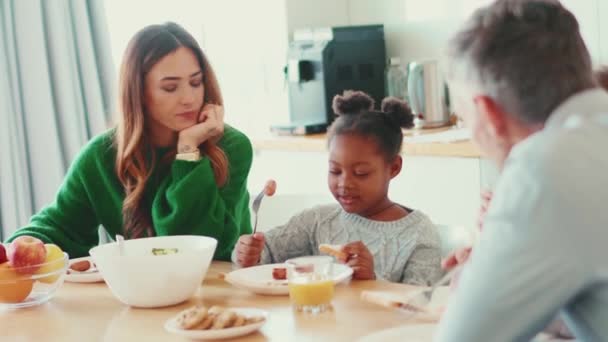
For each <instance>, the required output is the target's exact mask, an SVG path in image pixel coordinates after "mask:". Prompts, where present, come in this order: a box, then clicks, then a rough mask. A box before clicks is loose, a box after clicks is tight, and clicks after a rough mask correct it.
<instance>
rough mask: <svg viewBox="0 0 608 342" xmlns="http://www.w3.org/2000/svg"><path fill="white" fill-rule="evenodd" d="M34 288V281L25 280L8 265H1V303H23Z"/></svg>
mask: <svg viewBox="0 0 608 342" xmlns="http://www.w3.org/2000/svg"><path fill="white" fill-rule="evenodd" d="M33 287H34V281H33V280H32V279H27V278H24V277H23V276H22V275H20V274H18V273H17V272H15V270H14V269H13V268H12V267H11V266H10V265H9V264H8V263H4V264H2V265H0V303H21V302H23V301H24V300H25V299H26V298H27V296H29V295H30V292H32V288H33Z"/></svg>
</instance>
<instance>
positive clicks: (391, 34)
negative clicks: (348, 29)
mask: <svg viewBox="0 0 608 342" xmlns="http://www.w3.org/2000/svg"><path fill="white" fill-rule="evenodd" d="M287 3H288V5H287V13H288V16H287V18H288V19H287V20H288V27H289V31H290V32H292V31H293V28H300V27H320V26H338V25H365V24H384V27H385V36H386V42H387V53H388V55H389V56H395V57H400V58H401V60H402V61H403V62H408V61H411V60H415V59H431V58H433V59H434V58H440V57H441V56H442V54H443V51H444V48H445V43H446V42H447V40H448V39H449V37H450V36H451V35H452V34H453V33H454V32H455V31H456V30H457V29H458V27H460V25H461V24H462V23H463V21H464V20H465V19H466V18H468V17H469V16H470V15H471V13H472V12H473V11H474V10H475V9H476V8H478V7H479V6H482V5H485V4H488V3H491V0H332V1H323V0H314V1H301V0H287ZM562 3H563V4H564V5H565V6H566V7H567V8H568V9H570V10H571V11H572V12H573V13H574V15H575V16H576V17H577V19H578V21H579V24H580V27H581V32H582V35H583V38H584V39H585V42H586V43H587V46H588V48H589V51H590V52H591V55H592V57H593V60H594V62H595V63H596V64H600V63H608V24H607V23H602V22H601V21H600V13H608V0H562ZM341 11H345V12H344V13H343V12H341Z"/></svg>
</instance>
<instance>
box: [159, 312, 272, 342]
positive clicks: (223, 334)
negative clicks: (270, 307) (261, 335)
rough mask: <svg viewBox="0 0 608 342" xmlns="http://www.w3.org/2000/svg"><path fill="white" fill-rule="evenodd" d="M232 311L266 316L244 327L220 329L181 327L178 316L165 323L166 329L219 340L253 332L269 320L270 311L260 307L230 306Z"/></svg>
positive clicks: (195, 337)
mask: <svg viewBox="0 0 608 342" xmlns="http://www.w3.org/2000/svg"><path fill="white" fill-rule="evenodd" d="M229 310H230V311H234V312H236V313H238V314H239V315H243V316H245V317H260V316H261V317H264V320H263V321H261V322H258V323H253V324H248V325H245V326H242V327H236V328H227V329H219V330H185V329H180V328H179V327H178V326H177V322H176V319H177V317H173V318H170V319H169V320H167V322H166V323H165V330H167V331H168V332H170V333H173V334H177V335H180V336H183V337H186V338H190V339H198V340H219V339H225V338H232V337H237V336H243V335H247V334H251V333H252V332H254V331H256V330H258V329H260V328H261V327H262V326H263V325H264V324H266V322H267V321H268V312H267V311H264V310H260V309H251V308H229Z"/></svg>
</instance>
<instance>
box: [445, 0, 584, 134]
mask: <svg viewBox="0 0 608 342" xmlns="http://www.w3.org/2000/svg"><path fill="white" fill-rule="evenodd" d="M449 57H450V71H449V72H450V76H449V77H450V78H452V79H453V80H460V81H463V82H468V83H469V84H474V86H475V87H476V88H477V89H476V91H479V92H480V94H484V95H487V96H490V97H491V98H492V99H493V100H494V101H496V103H497V104H498V105H499V106H501V107H502V108H503V110H505V111H506V112H508V113H510V114H513V115H515V116H516V117H517V118H519V119H520V120H522V121H523V122H525V123H527V124H539V123H544V122H545V121H546V120H547V118H548V117H549V116H550V115H551V113H552V112H553V111H554V110H555V109H556V107H557V106H558V105H559V104H560V103H562V102H563V101H564V100H566V99H567V98H568V97H570V96H571V95H573V94H575V93H577V92H579V91H582V90H585V89H588V88H591V87H594V86H595V82H594V78H593V71H592V63H591V57H590V56H589V52H588V50H587V47H586V46H585V43H584V42H583V39H582V37H581V34H580V32H579V25H578V22H577V20H576V18H575V17H574V15H573V14H572V13H570V11H568V10H567V9H566V8H564V7H563V6H562V4H561V3H560V2H559V1H557V0H497V1H495V2H494V3H493V4H491V5H489V6H487V7H483V8H481V9H479V10H477V12H475V14H473V16H472V18H471V19H470V21H469V22H468V23H467V25H466V26H465V27H464V28H463V29H462V30H461V31H460V32H459V33H457V34H456V35H455V36H454V37H453V38H452V40H451V41H450V44H449Z"/></svg>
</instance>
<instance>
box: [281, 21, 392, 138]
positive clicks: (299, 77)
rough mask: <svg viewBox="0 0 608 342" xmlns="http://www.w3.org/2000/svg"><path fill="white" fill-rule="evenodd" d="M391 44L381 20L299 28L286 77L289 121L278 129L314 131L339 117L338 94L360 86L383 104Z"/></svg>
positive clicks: (289, 132)
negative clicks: (335, 104)
mask: <svg viewBox="0 0 608 342" xmlns="http://www.w3.org/2000/svg"><path fill="white" fill-rule="evenodd" d="M385 66H386V48H385V43H384V27H383V26H382V25H367V26H346V27H333V28H324V29H314V30H310V29H309V30H300V31H296V32H295V34H294V40H293V41H292V42H291V43H290V45H289V51H288V63H287V66H286V67H285V80H286V84H287V88H288V92H289V122H288V124H286V125H275V126H272V131H274V132H275V133H278V134H295V135H302V134H312V133H320V132H324V131H326V130H327V126H328V125H329V124H331V122H332V121H333V120H334V117H335V115H334V113H333V111H332V108H331V104H332V100H333V97H334V96H335V95H336V94H341V93H342V92H343V91H344V90H361V91H364V92H366V93H368V94H369V95H370V96H372V97H373V98H374V99H375V100H376V103H378V104H379V103H380V101H381V100H382V98H383V97H384V94H385V89H384V88H385V83H384V70H385Z"/></svg>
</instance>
